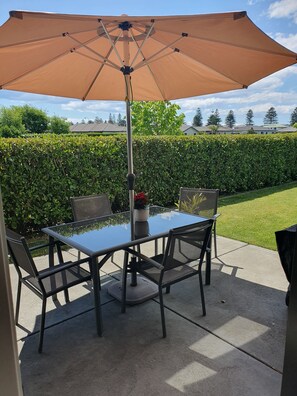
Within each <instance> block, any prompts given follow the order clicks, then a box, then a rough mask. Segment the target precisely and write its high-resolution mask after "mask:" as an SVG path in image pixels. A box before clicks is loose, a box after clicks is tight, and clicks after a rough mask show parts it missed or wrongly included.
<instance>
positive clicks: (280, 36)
mask: <svg viewBox="0 0 297 396" xmlns="http://www.w3.org/2000/svg"><path fill="white" fill-rule="evenodd" d="M296 4H297V3H296ZM273 36H274V37H273V38H274V39H275V40H276V41H277V42H278V43H280V44H282V45H283V46H284V47H286V48H288V49H290V50H291V51H295V52H296V51H297V33H296V34H289V36H285V35H284V33H276V34H274V35H273Z"/></svg>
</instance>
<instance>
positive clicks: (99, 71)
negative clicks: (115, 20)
mask: <svg viewBox="0 0 297 396" xmlns="http://www.w3.org/2000/svg"><path fill="white" fill-rule="evenodd" d="M120 36H121V34H119V36H118V38H117V40H116V41H115V43H116V42H117V41H118V39H119V38H120ZM112 49H113V47H110V49H109V50H108V52H107V54H106V57H105V58H106V59H108V58H109V56H110V54H111V53H112ZM105 64H106V63H103V64H102V65H101V66H100V68H99V70H98V71H97V73H96V75H95V77H94V78H93V81H92V82H91V84H90V86H89V88H88V89H87V91H86V92H85V94H84V96H83V98H82V100H83V101H84V100H86V98H87V96H88V95H89V93H90V91H91V89H92V87H93V85H94V84H95V81H96V80H97V78H98V76H99V74H100V73H101V72H102V69H103V67H104V65H105ZM117 70H118V68H117Z"/></svg>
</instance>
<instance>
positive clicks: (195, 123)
mask: <svg viewBox="0 0 297 396" xmlns="http://www.w3.org/2000/svg"><path fill="white" fill-rule="evenodd" d="M192 125H193V126H202V125H203V123H202V114H201V110H200V109H199V107H198V109H197V110H196V114H195V116H194V118H193V122H192Z"/></svg>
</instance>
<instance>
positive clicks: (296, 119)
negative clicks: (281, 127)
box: [290, 107, 297, 125]
mask: <svg viewBox="0 0 297 396" xmlns="http://www.w3.org/2000/svg"><path fill="white" fill-rule="evenodd" d="M296 122H297V107H295V109H294V110H293V112H292V114H291V121H290V125H294V124H296Z"/></svg>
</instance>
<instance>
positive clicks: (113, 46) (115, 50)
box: [99, 19, 125, 66]
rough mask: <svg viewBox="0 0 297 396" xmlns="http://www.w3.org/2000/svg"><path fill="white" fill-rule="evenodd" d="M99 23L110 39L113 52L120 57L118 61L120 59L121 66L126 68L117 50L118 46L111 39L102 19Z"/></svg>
mask: <svg viewBox="0 0 297 396" xmlns="http://www.w3.org/2000/svg"><path fill="white" fill-rule="evenodd" d="M99 22H100V23H101V26H102V28H103V30H104V32H105V34H106V36H107V38H108V40H109V42H110V44H111V45H112V48H113V50H114V52H115V54H116V56H117V57H118V59H119V61H120V64H121V65H122V66H125V63H124V62H123V61H122V58H121V57H120V54H119V52H118V50H117V49H116V46H115V44H114V42H113V41H112V39H111V37H110V35H109V32H108V31H107V29H106V27H105V25H104V23H103V22H102V19H99Z"/></svg>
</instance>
